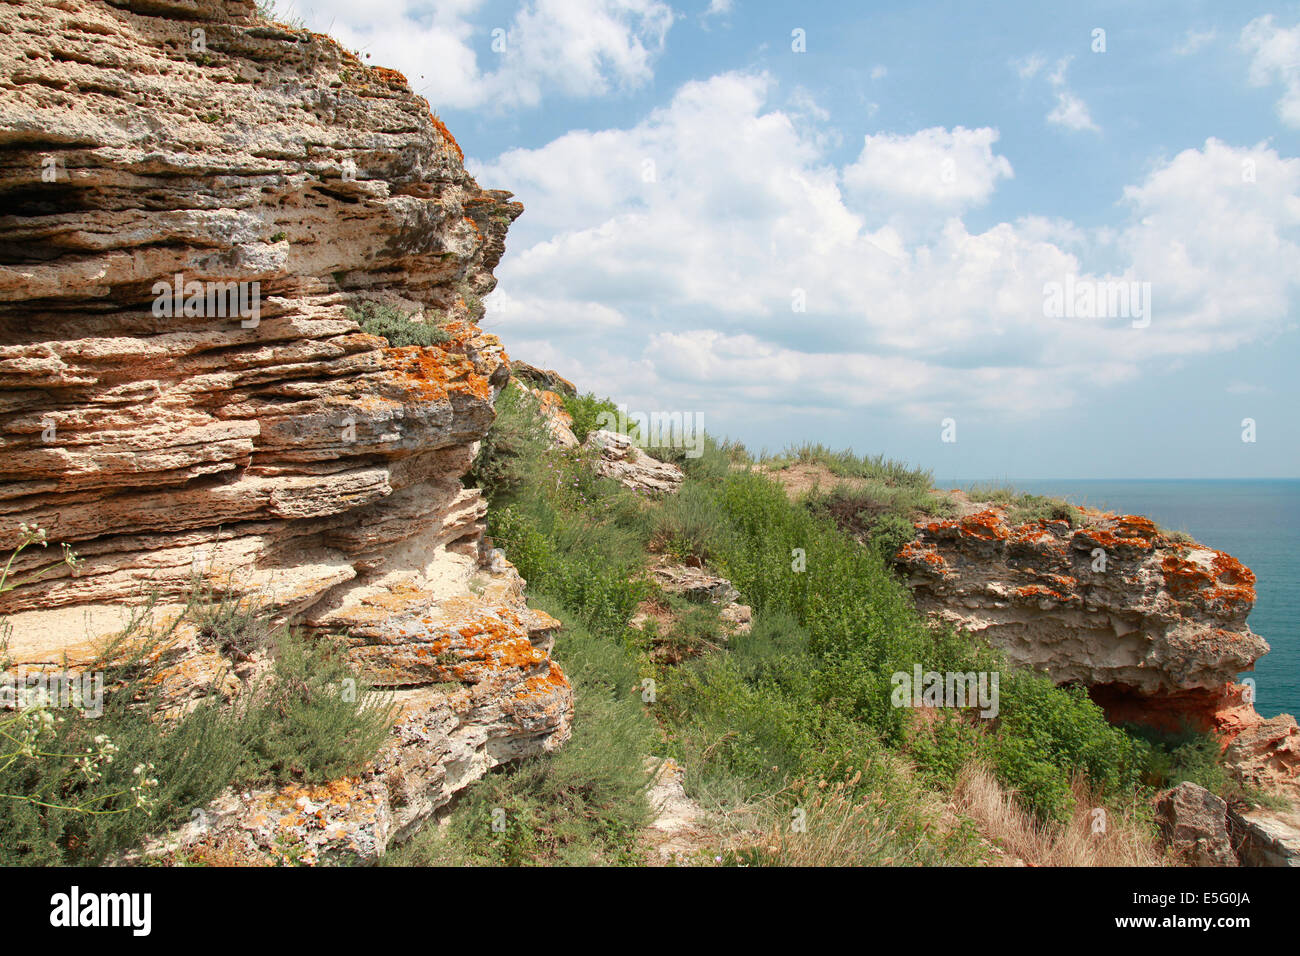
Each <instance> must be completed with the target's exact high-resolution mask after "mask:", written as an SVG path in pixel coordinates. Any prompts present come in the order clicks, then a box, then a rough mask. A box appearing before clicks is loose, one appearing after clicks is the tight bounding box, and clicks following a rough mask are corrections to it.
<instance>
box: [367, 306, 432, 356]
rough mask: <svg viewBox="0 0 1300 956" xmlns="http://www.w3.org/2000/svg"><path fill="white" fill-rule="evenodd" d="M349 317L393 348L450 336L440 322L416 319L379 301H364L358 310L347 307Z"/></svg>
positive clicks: (430, 341)
mask: <svg viewBox="0 0 1300 956" xmlns="http://www.w3.org/2000/svg"><path fill="white" fill-rule="evenodd" d="M347 316H348V318H349V319H352V320H353V321H354V322H356V323H357V324H358V325H359V326H361V331H362V332H368V333H370V334H371V335H377V336H379V337H380V338H381V339H387V340H388V344H389V345H390V346H392V347H393V348H402V347H403V346H407V345H436V344H438V343H439V342H446V341H447V340H448V339H449V338H450V336H449V335H448V334H447V333H446V332H444V331H443V330H442V329H441V328H439V327H438V326H437V325H433V324H430V323H428V322H413V321H411V316H410V315H408V314H407V313H405V312H402V311H401V310H400V309H397V308H394V307H393V306H391V305H383V304H382V303H379V302H369V301H367V302H362V303H360V304H359V305H358V306H357V307H356V308H355V309H348V310H347Z"/></svg>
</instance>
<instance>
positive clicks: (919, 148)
mask: <svg viewBox="0 0 1300 956" xmlns="http://www.w3.org/2000/svg"><path fill="white" fill-rule="evenodd" d="M997 139H998V133H997V130H994V129H990V128H988V127H982V128H980V129H966V128H965V127H962V126H958V127H956V128H954V129H952V130H951V131H950V130H946V129H943V128H942V127H938V126H936V127H933V128H931V129H924V130H921V131H920V132H918V133H911V134H908V135H897V134H891V133H881V134H879V135H876V136H872V135H868V136H867V137H866V138H865V140H864V142H863V146H862V152H861V153H860V154H859V155H858V158H857V160H856V161H855V162H854V163H852V164H851V165H849V166H848V167H846V168H845V170H844V177H843V178H844V184H845V186H846V187H847V188H849V189H851V190H857V191H860V192H863V193H870V194H872V195H874V196H879V197H882V198H884V199H886V200H887V201H889V202H893V203H900V202H902V201H904V200H908V199H911V200H915V201H917V202H920V203H926V204H932V205H934V206H940V207H945V208H948V209H954V210H956V209H960V208H963V207H967V206H973V205H979V204H981V203H984V202H986V201H987V200H988V198H989V197H990V196H991V195H992V194H993V190H994V188H995V187H996V186H997V182H998V180H999V179H1002V178H1009V177H1010V176H1011V175H1012V170H1011V163H1010V161H1008V160H1007V158H1006V157H1005V156H998V155H996V154H995V153H994V152H993V144H994V143H995V142H997Z"/></svg>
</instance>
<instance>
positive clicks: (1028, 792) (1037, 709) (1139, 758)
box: [991, 672, 1145, 821]
mask: <svg viewBox="0 0 1300 956" xmlns="http://www.w3.org/2000/svg"><path fill="white" fill-rule="evenodd" d="M1000 689H1001V712H1000V714H999V719H998V729H997V733H996V737H995V739H994V741H993V743H992V745H991V754H992V758H993V762H994V766H995V767H996V768H997V770H998V776H999V777H1000V778H1001V779H1002V780H1003V781H1004V782H1005V783H1007V784H1008V785H1010V786H1012V787H1014V788H1015V789H1016V790H1018V791H1019V793H1020V800H1021V802H1022V803H1023V804H1025V806H1026V807H1027V808H1028V809H1029V810H1031V811H1033V812H1034V813H1036V814H1038V815H1039V816H1040V817H1042V818H1044V819H1055V820H1062V821H1063V820H1065V819H1067V818H1068V816H1069V813H1070V811H1071V810H1072V809H1073V805H1074V800H1073V796H1072V795H1071V793H1070V786H1069V783H1070V779H1069V778H1070V775H1072V774H1073V773H1082V774H1085V775H1086V776H1087V778H1088V780H1089V782H1090V784H1091V785H1092V787H1093V789H1094V792H1096V793H1098V794H1099V795H1101V796H1106V795H1109V794H1114V793H1116V792H1118V791H1119V790H1121V789H1122V788H1133V787H1135V786H1137V785H1139V784H1140V782H1141V774H1142V770H1143V767H1142V764H1143V760H1144V757H1145V753H1144V750H1143V748H1142V747H1140V746H1139V744H1138V743H1137V742H1136V741H1135V740H1133V738H1131V737H1129V736H1128V735H1127V734H1125V733H1124V732H1123V731H1122V730H1120V729H1118V728H1116V727H1112V726H1111V725H1110V724H1109V723H1108V722H1107V721H1106V717H1105V714H1104V713H1103V712H1102V710H1101V708H1100V707H1098V706H1097V705H1096V704H1094V703H1093V702H1092V701H1091V700H1089V699H1088V695H1087V693H1086V692H1085V691H1084V690H1083V688H1081V687H1077V686H1070V687H1056V686H1055V685H1054V684H1053V683H1052V681H1051V680H1049V679H1048V678H1046V677H1042V676H1039V675H1036V674H1029V673H1025V672H1011V673H1008V674H1003V675H1002V681H1001V688H1000Z"/></svg>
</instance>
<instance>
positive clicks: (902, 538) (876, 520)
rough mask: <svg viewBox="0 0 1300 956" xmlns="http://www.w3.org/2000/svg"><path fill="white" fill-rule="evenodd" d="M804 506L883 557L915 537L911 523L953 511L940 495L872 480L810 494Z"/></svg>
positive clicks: (844, 484)
mask: <svg viewBox="0 0 1300 956" xmlns="http://www.w3.org/2000/svg"><path fill="white" fill-rule="evenodd" d="M805 504H806V505H807V507H808V508H809V509H810V510H812V511H813V512H814V513H816V514H822V515H826V516H827V517H829V518H831V519H832V520H833V521H834V522H835V524H836V525H837V526H838V527H839V528H841V529H842V530H844V531H847V532H848V533H849V534H851V535H853V536H855V537H857V538H858V539H860V540H862V541H864V542H866V543H869V544H870V545H871V546H872V547H873V548H875V549H876V550H877V551H879V552H880V554H882V555H885V556H892V555H893V554H895V553H896V552H897V551H898V549H899V548H901V547H902V546H903V544H904V543H906V542H907V541H910V540H911V539H912V538H913V537H915V536H916V530H915V528H914V527H913V524H914V522H916V521H918V520H920V519H921V518H923V517H928V516H933V517H940V518H946V517H949V516H951V515H952V514H953V513H954V511H955V509H954V507H953V504H952V502H951V500H950V499H949V498H948V497H947V496H946V495H943V494H941V493H939V492H934V491H930V490H927V489H925V488H920V487H915V486H902V487H897V486H891V485H887V484H885V483H884V482H883V481H879V480H871V479H868V480H864V481H863V482H861V483H859V484H855V485H850V484H847V483H843V484H839V485H836V486H835V487H834V488H832V489H831V490H830V491H828V492H822V491H818V490H814V491H810V492H809V493H808V496H807V498H806V500H805Z"/></svg>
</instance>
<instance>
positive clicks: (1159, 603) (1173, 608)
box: [895, 492, 1300, 865]
mask: <svg viewBox="0 0 1300 956" xmlns="http://www.w3.org/2000/svg"><path fill="white" fill-rule="evenodd" d="M951 497H952V499H953V500H955V501H956V502H957V503H958V508H959V514H958V515H957V516H955V517H953V518H950V519H944V520H938V521H922V522H920V523H918V524H917V526H916V537H915V538H914V539H913V540H911V541H909V542H907V543H906V544H905V545H904V546H903V547H902V548H901V549H900V550H899V552H898V554H897V555H896V556H895V563H896V565H897V567H898V568H899V570H900V571H901V572H902V573H903V575H904V577H905V579H906V581H907V583H908V584H909V585H910V586H911V588H912V592H913V594H914V595H915V599H916V603H917V606H918V607H919V608H921V609H922V610H925V611H928V612H929V613H931V614H932V615H934V616H936V617H938V618H940V619H942V620H945V621H948V622H950V623H952V624H955V625H957V626H959V627H962V628H964V629H966V630H968V631H970V632H971V633H974V634H978V635H980V636H982V637H983V638H985V639H986V640H988V642H989V643H990V644H992V645H993V646H995V647H998V648H1001V649H1002V651H1003V652H1004V653H1005V654H1006V656H1007V657H1008V658H1009V659H1010V660H1011V661H1014V662H1016V663H1018V664H1022V665H1024V666H1027V667H1031V668H1033V669H1035V670H1039V671H1042V672H1043V673H1046V674H1047V675H1048V676H1050V677H1052V678H1053V679H1054V680H1056V681H1058V682H1060V683H1066V682H1076V683H1080V684H1083V685H1085V686H1086V687H1087V688H1088V692H1089V693H1090V694H1091V696H1092V698H1093V699H1094V700H1095V701H1096V702H1097V703H1098V704H1100V705H1101V706H1102V707H1103V708H1104V709H1105V711H1106V713H1107V716H1108V717H1109V718H1110V719H1111V720H1112V721H1115V722H1117V723H1135V724H1145V725H1147V726H1150V727H1154V728H1156V729H1159V730H1163V731H1168V732H1175V733H1176V732H1180V731H1182V730H1185V729H1188V728H1190V729H1195V730H1201V731H1212V732H1214V733H1215V734H1217V735H1218V737H1219V739H1220V741H1221V742H1222V744H1223V745H1224V747H1225V748H1226V749H1225V753H1224V762H1225V764H1226V765H1227V766H1228V767H1229V768H1230V769H1231V770H1232V771H1233V772H1234V773H1235V774H1236V775H1237V776H1238V777H1239V778H1240V779H1241V780H1242V781H1243V782H1245V783H1246V784H1248V785H1250V786H1251V787H1255V788H1258V789H1260V790H1264V791H1267V792H1270V793H1272V794H1273V795H1275V796H1278V797H1281V798H1282V799H1284V800H1285V801H1287V802H1288V805H1289V809H1284V810H1271V809H1257V810H1254V811H1252V812H1249V813H1242V812H1238V811H1237V810H1236V809H1234V810H1233V811H1232V813H1233V826H1234V834H1235V843H1236V852H1237V855H1238V856H1239V857H1240V858H1241V859H1242V860H1243V861H1245V862H1248V863H1253V864H1263V865H1282V864H1287V865H1296V863H1297V861H1300V814H1297V812H1296V807H1297V806H1300V728H1298V727H1297V725H1296V721H1295V719H1294V718H1293V717H1291V716H1290V715H1287V714H1280V715H1278V716H1276V717H1272V718H1269V719H1268V720H1265V719H1263V718H1262V717H1261V716H1260V715H1259V714H1258V713H1256V711H1255V707H1254V703H1253V697H1252V696H1250V694H1249V693H1248V692H1247V686H1246V685H1244V684H1239V683H1238V682H1237V675H1238V673H1239V672H1241V671H1249V670H1251V669H1253V668H1254V666H1255V661H1256V660H1258V659H1259V657H1260V656H1261V655H1263V654H1265V653H1267V651H1268V645H1267V644H1266V643H1265V642H1264V641H1263V639H1262V638H1260V637H1259V636H1258V635H1257V634H1255V633H1254V632H1253V631H1251V629H1250V627H1249V625H1248V624H1247V623H1246V619H1247V616H1248V615H1249V614H1250V609H1251V607H1252V606H1253V605H1254V603H1255V576H1254V574H1253V573H1252V572H1251V571H1250V569H1249V568H1247V567H1245V566H1244V565H1243V564H1241V562H1240V561H1238V560H1236V559H1235V558H1233V557H1232V556H1231V555H1229V554H1225V553H1224V552H1222V551H1218V550H1216V549H1214V548H1210V547H1207V546H1205V545H1202V544H1198V543H1196V542H1194V541H1187V540H1182V539H1179V538H1175V537H1172V536H1170V535H1167V534H1165V533H1163V532H1162V531H1160V529H1158V528H1157V527H1156V526H1155V525H1154V524H1153V523H1152V522H1151V521H1150V520H1149V519H1147V518H1143V517H1140V516H1137V515H1115V514H1108V513H1104V512H1099V511H1094V510H1091V509H1087V508H1082V509H1079V512H1080V516H1081V517H1080V520H1079V521H1078V522H1077V526H1075V527H1071V525H1070V524H1069V523H1068V522H1066V521H1064V520H1047V521H1043V520H1039V521H1032V522H1027V523H1020V524H1017V523H1014V522H1012V521H1011V520H1009V516H1008V510H1007V508H1005V507H1001V506H998V505H995V504H992V503H990V502H972V501H969V500H967V499H966V498H965V496H964V495H962V494H961V493H960V492H953V493H952V494H951Z"/></svg>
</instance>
